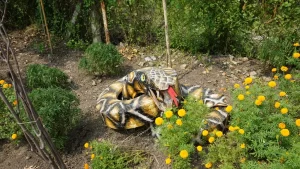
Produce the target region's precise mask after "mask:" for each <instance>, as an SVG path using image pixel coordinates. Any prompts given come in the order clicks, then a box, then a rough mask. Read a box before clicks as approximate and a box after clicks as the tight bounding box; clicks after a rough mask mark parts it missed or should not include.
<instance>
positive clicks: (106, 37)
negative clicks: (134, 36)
mask: <svg viewBox="0 0 300 169" xmlns="http://www.w3.org/2000/svg"><path fill="white" fill-rule="evenodd" d="M101 10H102V17H103V25H104V32H105V41H106V44H109V43H110V38H109V31H108V26H107V17H106V9H105V3H104V0H101Z"/></svg>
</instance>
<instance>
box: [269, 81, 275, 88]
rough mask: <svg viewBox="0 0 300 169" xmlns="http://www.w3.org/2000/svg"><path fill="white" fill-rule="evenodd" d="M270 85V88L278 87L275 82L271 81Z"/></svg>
mask: <svg viewBox="0 0 300 169" xmlns="http://www.w3.org/2000/svg"><path fill="white" fill-rule="evenodd" d="M268 85H269V86H270V87H275V86H276V82H275V81H270V82H269V83H268Z"/></svg>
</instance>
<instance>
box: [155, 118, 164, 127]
mask: <svg viewBox="0 0 300 169" xmlns="http://www.w3.org/2000/svg"><path fill="white" fill-rule="evenodd" d="M163 122H164V119H163V118H161V117H157V118H156V119H155V124H156V125H157V126H160V125H162V124H163Z"/></svg>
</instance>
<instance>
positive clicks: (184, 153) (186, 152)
mask: <svg viewBox="0 0 300 169" xmlns="http://www.w3.org/2000/svg"><path fill="white" fill-rule="evenodd" d="M179 155H180V157H181V158H183V159H185V158H187V157H188V156H189V153H188V151H186V150H181V151H180V153H179Z"/></svg>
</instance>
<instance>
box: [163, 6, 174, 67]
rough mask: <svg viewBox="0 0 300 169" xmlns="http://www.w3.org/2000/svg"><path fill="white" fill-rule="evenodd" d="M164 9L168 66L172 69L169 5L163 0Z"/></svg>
mask: <svg viewBox="0 0 300 169" xmlns="http://www.w3.org/2000/svg"><path fill="white" fill-rule="evenodd" d="M162 3H163V9H164V20H165V36H166V48H167V66H168V67H172V61H171V55H170V43H169V33H168V17H167V5H166V0H162Z"/></svg>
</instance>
